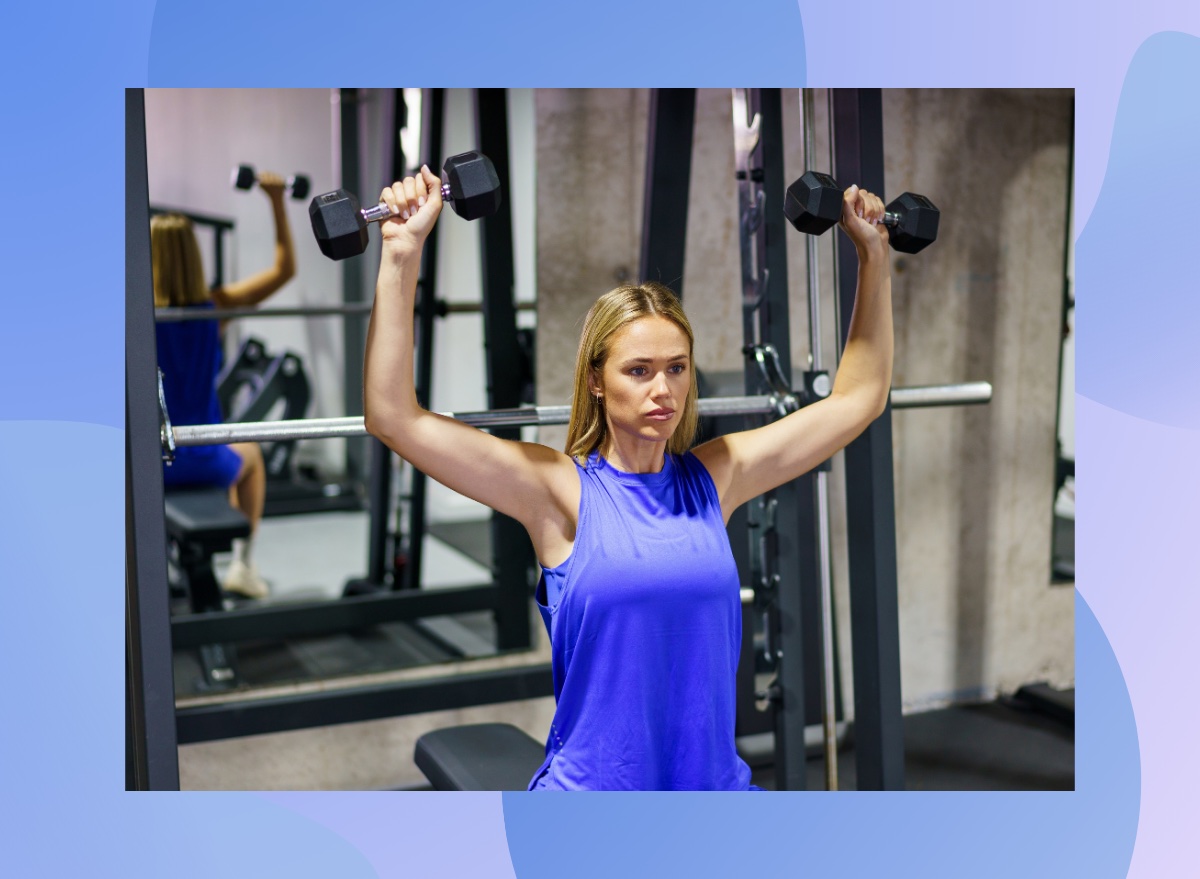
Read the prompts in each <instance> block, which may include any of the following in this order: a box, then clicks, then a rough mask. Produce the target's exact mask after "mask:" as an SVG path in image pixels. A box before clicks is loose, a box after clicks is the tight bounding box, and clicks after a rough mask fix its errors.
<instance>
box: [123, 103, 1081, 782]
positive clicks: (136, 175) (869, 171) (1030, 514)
mask: <svg viewBox="0 0 1200 879" xmlns="http://www.w3.org/2000/svg"><path fill="white" fill-rule="evenodd" d="M1073 112H1074V95H1073V92H1072V91H1071V90H1069V89H1047V90H1016V89H1012V90H1009V89H989V90H935V89H884V90H869V89H847V90H826V89H805V90H797V89H733V90H730V89H636V90H628V89H572V90H562V89H508V90H498V89H481V90H470V89H332V90H330V89H294V90H290V89H262V90H253V89H238V90H219V89H147V90H144V91H140V90H131V91H130V94H129V97H128V102H127V120H126V121H127V205H126V209H127V242H128V243H127V263H128V265H129V266H130V268H129V272H130V277H131V283H130V285H129V290H128V293H127V296H128V300H127V317H126V319H127V328H128V329H127V336H126V346H127V378H126V381H127V417H128V421H129V424H128V430H127V450H126V454H127V465H128V466H127V499H128V505H127V509H128V514H127V557H128V559H129V561H130V564H129V572H130V573H129V576H128V578H127V632H126V644H127V659H128V663H127V668H128V673H127V720H128V723H127V773H126V781H127V787H129V788H130V789H185V790H233V789H236V790H273V789H274V790H279V789H292V790H299V789H304V790H429V789H523V787H524V784H525V781H527V780H528V779H529V777H530V775H531V774H532V771H533V770H534V769H536V767H537V764H538V762H540V753H541V748H542V745H543V744H544V742H545V740H546V736H547V734H548V731H549V728H550V722H551V718H552V717H553V714H554V699H553V685H552V679H551V671H550V649H549V643H548V639H547V635H546V630H545V627H544V626H543V623H542V620H541V618H540V616H539V614H538V612H537V609H536V606H535V603H534V588H535V586H536V583H537V568H536V560H535V558H534V556H533V553H532V549H531V548H530V546H529V543H528V538H527V537H526V536H525V534H524V531H523V530H522V529H521V528H520V526H517V525H516V524H515V523H514V522H512V521H511V520H507V519H505V518H504V517H501V516H493V515H492V514H491V513H490V511H489V510H487V509H486V508H485V507H483V506H481V505H479V504H477V503H475V502H473V501H471V500H468V499H467V498H464V497H462V496H460V495H457V494H455V493H453V492H451V491H449V490H448V489H446V488H444V487H443V486H441V485H439V484H437V483H436V482H434V481H433V480H429V479H426V478H425V477H424V476H423V475H422V474H420V473H419V472H417V471H415V470H414V469H413V468H412V467H411V466H409V465H408V464H406V463H405V462H404V461H402V460H401V459H400V458H399V457H398V456H396V455H394V454H391V453H389V452H388V451H387V450H386V449H385V448H384V447H383V446H382V444H380V443H379V442H378V441H376V440H373V439H371V438H369V437H366V436H365V435H364V434H363V432H362V430H361V429H358V430H357V431H355V430H354V429H353V428H345V429H343V428H342V427H339V428H338V429H337V430H334V429H332V428H330V430H329V432H327V433H325V434H322V435H319V436H316V437H313V438H308V437H306V435H305V433H304V432H303V431H302V430H296V431H293V432H292V435H291V436H289V437H286V438H274V439H270V440H264V441H263V442H262V446H263V451H264V457H265V460H266V461H267V465H268V482H267V499H266V511H265V516H264V519H263V521H262V524H261V526H260V528H259V531H258V535H257V537H256V539H255V560H256V564H257V567H258V569H259V570H260V571H261V572H262V576H263V577H264V578H265V579H266V580H267V582H268V583H269V585H270V594H269V595H268V596H267V597H266V598H263V599H247V598H244V597H240V596H237V595H233V594H228V593H224V592H223V591H222V590H221V589H220V587H219V585H218V584H219V583H220V582H221V580H222V575H223V573H224V571H225V570H226V569H227V567H228V565H229V563H230V545H231V540H232V539H233V537H235V536H237V534H239V533H240V532H238V530H237V529H238V527H239V525H238V523H237V521H236V517H234V518H235V521H233V522H232V523H231V522H230V521H229V519H228V515H227V514H228V511H227V510H224V509H217V510H213V508H212V506H211V502H212V497H211V496H209V497H208V498H207V502H208V503H209V506H208V507H204V506H203V505H201V506H195V505H191V506H189V504H193V501H194V500H195V499H180V498H179V497H177V496H173V495H174V493H173V492H171V491H165V492H164V487H163V482H162V466H163V461H164V458H169V457H170V454H171V449H170V447H171V446H172V445H173V443H174V442H175V441H176V440H177V438H179V437H185V433H186V431H185V428H183V427H178V428H172V427H170V426H169V424H168V423H167V422H168V420H169V415H170V413H169V412H166V413H165V414H164V411H163V407H161V406H160V405H159V401H158V397H157V394H156V390H155V385H156V375H155V372H156V370H155V362H156V360H155V351H154V325H155V323H156V322H166V321H172V320H181V319H185V317H186V316H182V315H178V314H172V313H171V311H172V310H171V309H157V310H156V309H155V308H154V305H153V297H152V292H151V287H150V263H149V232H148V230H149V218H150V216H152V215H153V214H155V213H162V212H182V213H184V214H186V215H188V216H189V217H190V218H191V219H192V221H193V223H194V225H195V228H196V230H197V236H198V239H199V243H200V247H201V255H202V259H203V261H204V267H205V276H206V277H208V278H211V279H212V283H213V284H214V285H216V284H218V283H221V282H223V281H227V280H229V279H233V278H238V277H242V276H244V275H247V274H250V273H252V272H254V271H255V270H257V269H258V268H261V266H262V265H263V264H265V263H267V262H269V260H270V254H271V250H272V247H273V237H272V230H271V224H270V222H269V213H268V209H267V207H266V206H265V204H264V203H263V199H261V198H260V197H259V196H258V195H257V194H256V193H255V192H253V191H247V189H246V188H245V187H244V186H242V187H239V186H238V185H237V179H238V170H237V169H239V166H247V165H248V166H250V167H251V170H250V171H248V172H247V171H243V172H242V175H241V177H242V182H243V183H245V182H247V181H248V178H247V176H246V175H247V173H248V174H250V175H251V176H252V175H253V174H254V170H253V169H263V170H267V169H269V170H271V171H275V172H278V173H280V174H281V175H283V176H285V177H288V178H289V183H290V192H289V197H288V198H287V199H286V211H287V217H288V222H289V225H290V229H291V235H292V237H293V240H294V244H295V261H296V270H295V275H294V277H293V279H292V280H290V281H289V282H288V283H287V284H286V285H285V286H284V287H283V288H282V289H281V290H279V292H277V293H276V294H274V295H273V296H272V297H271V298H270V299H269V300H268V301H267V302H266V303H264V304H263V305H261V306H260V307H259V308H258V309H256V310H254V312H250V313H244V314H229V315H225V316H223V318H222V319H223V336H222V343H223V347H224V354H225V358H226V368H225V370H224V372H223V374H222V377H221V378H222V384H221V387H220V388H219V396H220V398H221V400H222V404H223V410H224V411H225V415H226V420H227V421H228V422H230V423H233V424H236V423H244V424H249V423H259V422H270V421H287V422H296V421H301V420H303V421H306V422H310V423H312V424H314V425H317V426H320V424H323V423H324V420H325V419H341V420H346V419H354V418H355V417H359V426H360V428H361V418H360V416H361V415H362V403H361V400H362V362H363V349H364V344H365V335H366V329H367V318H368V315H369V305H370V301H371V298H372V296H373V290H374V281H375V272H376V270H377V268H378V265H379V241H378V231H377V230H375V229H368V230H367V232H368V239H367V243H366V248H365V252H364V253H362V254H361V255H357V256H351V257H350V258H347V259H339V260H331V259H329V258H327V256H326V255H325V254H323V253H322V249H321V246H320V244H319V242H318V241H317V240H316V238H315V237H314V233H313V231H312V229H311V228H310V225H311V221H310V199H311V203H315V202H316V201H317V198H313V197H314V196H316V197H318V198H319V197H320V194H322V193H329V192H332V191H335V190H338V189H345V190H348V191H350V192H353V193H355V194H357V196H358V199H359V201H360V202H361V203H362V204H363V205H372V204H374V200H375V199H376V197H377V195H378V193H379V192H380V190H381V189H382V188H383V187H384V186H386V185H388V184H389V183H390V182H391V181H392V180H393V179H398V178H399V177H400V176H403V175H404V174H405V173H410V172H411V169H413V168H415V167H419V166H420V164H422V163H428V164H429V167H430V168H434V169H438V168H441V167H442V166H443V162H444V161H445V160H446V158H447V157H450V156H456V155H459V154H462V153H465V152H467V151H471V150H478V151H479V152H481V153H483V154H485V155H487V156H489V157H490V159H491V161H492V162H493V163H494V164H495V167H496V171H497V173H498V177H499V180H500V185H501V196H502V197H501V204H500V207H499V210H498V211H497V213H496V214H495V215H493V216H488V217H485V218H483V219H481V220H477V221H467V220H464V219H463V218H462V217H455V216H451V215H450V212H449V211H447V212H445V213H444V214H443V219H442V220H441V222H439V223H438V225H437V228H436V233H435V234H436V246H435V247H430V248H429V249H427V253H426V257H427V258H426V264H425V267H424V269H423V274H422V280H421V287H420V293H419V296H420V299H419V307H418V314H417V369H416V372H417V384H418V394H419V396H421V397H422V399H424V400H425V401H426V402H427V405H428V408H430V409H431V410H433V411H437V412H447V413H455V414H456V415H462V416H464V417H467V418H468V420H469V418H470V417H471V415H472V414H478V413H488V412H491V413H493V414H494V413H497V412H510V411H511V410H518V409H523V410H527V413H528V417H526V418H522V417H520V416H517V417H513V418H510V419H509V420H507V421H505V420H502V419H493V420H488V417H487V416H484V417H483V418H482V419H481V420H480V421H479V422H478V423H480V425H481V429H489V430H492V431H493V432H497V433H499V434H501V435H504V436H510V437H518V436H519V437H521V438H523V439H525V440H528V441H536V442H541V443H544V444H546V445H548V446H551V447H554V448H559V449H561V448H562V447H563V443H564V439H565V435H566V428H565V426H564V423H563V419H561V418H558V417H556V416H555V414H554V413H552V412H548V410H549V407H561V406H562V405H564V404H566V403H568V402H569V400H570V394H571V390H572V370H573V366H574V362H575V356H576V348H577V346H578V340H579V332H580V328H581V325H582V320H583V316H584V314H585V313H586V312H587V309H588V307H589V306H590V305H591V303H592V301H593V300H594V299H595V298H596V297H597V296H598V295H599V294H601V293H603V292H605V291H607V290H609V289H611V288H612V287H614V286H616V285H618V284H622V283H626V282H636V281H638V280H658V281H662V282H663V283H666V284H667V285H668V286H671V287H672V288H673V289H675V291H676V292H677V293H678V294H679V295H680V296H681V299H682V302H683V305H684V308H685V309H686V311H687V313H688V316H689V318H690V319H691V322H692V325H693V327H694V328H695V331H696V366H697V368H698V370H699V372H700V374H701V376H702V388H701V390H702V393H701V396H702V398H730V399H732V398H746V399H749V398H751V397H753V398H754V399H758V400H764V399H766V400H769V403H768V404H767V405H765V406H759V408H758V409H756V410H754V411H747V412H745V413H742V414H722V415H720V416H719V417H717V416H714V417H711V418H707V419H705V421H704V424H703V426H702V430H703V431H705V435H706V436H712V435H715V434H716V433H720V432H724V431H733V430H739V429H743V428H744V427H751V426H755V425H758V424H762V423H765V422H766V420H767V419H770V418H772V417H775V413H776V410H777V408H778V407H779V406H781V405H784V404H783V403H781V402H780V401H781V400H782V399H784V398H787V399H790V400H791V401H792V402H791V405H793V406H798V405H804V403H805V400H806V399H811V398H812V395H813V394H816V395H818V396H819V394H820V390H819V388H820V386H821V378H822V376H824V377H825V378H826V379H827V378H828V376H829V375H832V374H833V373H834V372H835V370H836V365H837V354H838V351H839V346H840V343H841V339H842V337H843V332H844V324H845V322H846V321H847V320H848V319H849V305H850V304H851V303H852V302H853V281H854V279H853V262H850V263H846V261H845V260H846V256H847V254H846V251H849V252H850V255H851V256H852V255H853V249H852V248H850V247H849V246H847V244H846V242H845V239H844V237H843V239H842V243H841V245H839V244H838V236H840V235H841V233H840V232H839V231H838V230H836V229H834V230H832V231H829V232H826V233H824V234H822V235H819V236H815V235H810V234H803V233H801V232H799V231H797V229H795V228H793V227H792V225H790V224H788V222H787V218H786V217H785V197H786V196H785V193H786V191H787V188H788V187H789V186H790V185H791V184H792V183H793V181H797V180H798V179H799V178H801V175H803V174H804V173H805V171H808V170H815V171H821V172H824V173H829V174H832V175H833V176H834V177H835V178H836V179H837V181H838V183H840V184H841V185H843V186H845V185H849V184H850V183H853V182H859V183H861V184H862V185H864V186H866V185H867V184H868V183H870V184H871V185H873V186H876V187H878V188H879V191H881V192H882V193H883V195H884V197H885V201H890V200H891V199H893V198H895V197H896V196H897V195H899V194H900V193H901V192H903V191H912V192H915V193H919V194H920V195H922V196H924V197H925V198H926V199H927V200H928V201H929V202H932V203H933V204H935V205H936V206H937V209H938V212H939V218H938V225H937V228H936V240H932V241H930V242H925V243H927V244H928V246H927V247H922V248H921V249H920V252H919V253H905V252H897V253H896V254H895V255H894V257H893V282H892V283H893V310H894V321H895V364H894V371H893V388H894V391H893V401H892V406H890V407H889V409H888V411H887V412H885V414H884V416H883V417H882V418H881V419H880V420H879V423H877V424H876V425H873V426H872V428H870V429H869V431H868V433H867V434H865V435H864V437H863V438H862V439H861V440H856V441H855V444H852V445H851V447H849V448H848V449H847V450H846V451H845V452H844V453H839V454H838V455H836V456H835V457H834V458H833V459H832V460H831V461H830V463H829V467H828V469H827V471H823V472H822V473H821V474H819V475H818V474H812V475H811V476H810V477H805V478H803V479H802V480H798V481H797V483H796V484H794V485H789V486H787V487H785V489H781V490H780V491H779V492H777V493H776V494H777V495H778V496H777V497H773V498H771V499H769V503H768V502H766V501H764V502H762V503H759V502H754V503H751V504H749V505H747V507H746V508H745V510H744V511H743V512H742V513H741V514H740V515H739V516H735V517H734V519H733V520H732V521H731V522H730V525H729V535H730V543H731V546H732V547H733V548H734V554H735V557H736V558H737V560H738V563H739V570H740V571H744V579H743V587H744V588H743V605H742V609H743V629H744V645H743V651H742V658H741V664H740V666H739V694H738V730H737V741H738V747H739V752H740V753H741V754H742V755H743V757H744V758H745V759H746V760H747V762H748V763H749V764H750V766H751V767H752V769H753V772H754V775H753V782H754V783H755V784H757V785H760V786H762V787H764V788H768V789H801V788H807V789H826V788H836V789H843V790H852V789H862V790H866V789H908V790H920V789H924V790H967V789H974V790H1004V789H1014V790H1031V789H1034V790H1043V789H1044V790H1051V789H1073V788H1074V702H1073V686H1074V673H1075V672H1074V638H1073V615H1074V550H1073V545H1074V527H1073V526H1074V428H1073V408H1072V400H1073V396H1074V378H1073V361H1074V349H1073V308H1074V290H1073V286H1072V252H1071V241H1072V238H1073V235H1072V233H1071V222H1072V220H1071V213H1070V202H1071V174H1072V143H1073ZM231 181H233V182H231ZM251 188H252V187H251ZM847 284H848V285H849V298H847V293H846V289H847ZM752 342H753V343H755V344H752ZM763 342H769V344H770V345H771V346H772V350H773V351H774V354H775V356H777V357H778V368H772V366H771V363H770V360H771V358H770V356H764V355H763V352H764V348H763V346H762V344H761V343H763ZM964 388H966V389H967V391H962V389H964ZM980 388H985V390H982V391H981V390H979V389H980ZM939 389H940V390H939ZM947 389H949V390H952V391H955V392H961V394H960V396H959V397H955V396H954V394H953V393H950V394H949V395H948V396H946V395H943V396H941V397H939V396H938V394H939V393H940V392H942V391H946V390H947ZM955 389H957V390H955ZM543 409H546V410H547V412H543V411H542V410H543ZM318 421H320V424H319V423H318ZM176 434H177V435H178V437H177V436H176ZM167 466H170V465H169V464H168V465H167ZM204 500H205V499H203V498H202V499H201V501H204ZM218 500H220V499H219V498H218ZM217 506H218V507H221V504H217ZM225 506H227V504H226V505H225ZM231 535H232V536H231ZM764 538H767V539H764ZM823 578H824V579H825V580H826V581H827V583H826V584H825V588H824V589H823V588H822V579H823ZM764 583H767V584H768V585H763V584H764ZM781 608H784V610H781ZM825 618H827V619H828V621H829V622H828V627H825V626H824V625H823V620H824V619H825ZM781 681H783V683H782V684H781V683H780V682H781ZM485 725H486V726H485ZM456 731H457V732H456ZM531 760H532V761H533V763H532V765H529V761H531ZM522 779H524V780H522Z"/></svg>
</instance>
